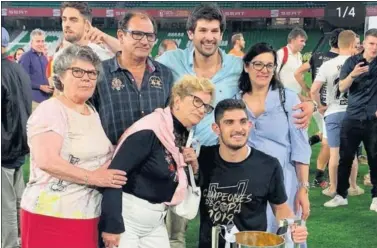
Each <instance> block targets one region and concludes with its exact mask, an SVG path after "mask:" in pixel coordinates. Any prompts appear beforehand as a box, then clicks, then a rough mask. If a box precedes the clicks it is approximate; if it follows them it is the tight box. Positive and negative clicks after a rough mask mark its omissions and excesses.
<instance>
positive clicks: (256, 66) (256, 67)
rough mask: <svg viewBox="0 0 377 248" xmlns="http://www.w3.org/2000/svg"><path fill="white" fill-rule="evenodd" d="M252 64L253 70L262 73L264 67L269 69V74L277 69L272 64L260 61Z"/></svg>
mask: <svg viewBox="0 0 377 248" xmlns="http://www.w3.org/2000/svg"><path fill="white" fill-rule="evenodd" d="M250 64H251V66H252V67H253V69H254V70H256V71H262V70H263V69H264V67H266V68H267V71H268V72H273V71H274V70H275V69H276V65H274V64H271V63H269V64H264V63H262V62H259V61H254V62H252V63H250Z"/></svg>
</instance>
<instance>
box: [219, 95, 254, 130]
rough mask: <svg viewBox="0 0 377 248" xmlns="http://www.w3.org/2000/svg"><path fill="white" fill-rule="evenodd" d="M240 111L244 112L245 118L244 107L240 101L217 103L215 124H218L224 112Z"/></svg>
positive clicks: (231, 100)
mask: <svg viewBox="0 0 377 248" xmlns="http://www.w3.org/2000/svg"><path fill="white" fill-rule="evenodd" d="M235 109H240V110H243V111H245V113H246V116H247V110H246V105H245V103H244V102H243V101H242V100H238V99H232V98H231V99H225V100H222V101H220V102H219V103H217V105H216V108H215V122H216V123H217V124H220V120H221V119H222V118H223V117H224V113H225V111H229V110H235Z"/></svg>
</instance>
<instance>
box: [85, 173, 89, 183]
mask: <svg viewBox="0 0 377 248" xmlns="http://www.w3.org/2000/svg"><path fill="white" fill-rule="evenodd" d="M88 184H89V177H88V174H85V185H88Z"/></svg>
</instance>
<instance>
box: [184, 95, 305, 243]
mask: <svg viewBox="0 0 377 248" xmlns="http://www.w3.org/2000/svg"><path fill="white" fill-rule="evenodd" d="M214 115H215V123H214V124H212V129H213V131H214V132H215V133H216V135H218V137H219V145H215V146H210V147H202V149H201V151H200V155H199V158H198V162H199V170H200V173H199V181H200V186H201V189H202V192H203V194H202V199H201V202H200V234H199V248H211V247H213V246H212V244H211V230H212V227H213V226H216V225H225V226H226V227H227V229H228V230H230V229H232V228H233V230H236V231H237V230H238V231H266V228H267V218H266V209H267V202H269V203H270V204H271V206H272V208H273V211H274V213H275V216H276V219H277V221H279V220H282V219H286V218H295V215H294V213H293V211H292V210H291V209H290V208H289V206H288V203H287V195H286V192H285V190H284V182H283V181H284V179H283V172H282V169H281V166H280V164H279V161H278V160H277V159H276V158H274V157H271V156H269V155H267V154H265V153H263V152H261V151H259V150H256V149H254V148H251V147H249V146H248V145H247V144H246V143H247V137H249V132H250V128H251V125H252V124H251V122H250V121H249V120H248V115H247V111H246V105H245V104H244V103H243V102H242V101H241V100H235V99H226V100H223V101H221V102H219V103H218V104H217V106H216V108H215V114H214ZM183 156H184V158H185V159H186V161H187V160H189V159H193V160H195V159H196V155H195V152H194V150H193V149H192V148H191V149H190V148H189V149H184V151H183ZM307 235H308V233H307V230H306V227H303V226H299V227H296V228H293V233H292V238H293V241H294V242H295V243H302V242H304V241H305V240H306V238H307ZM219 241H220V245H219V247H221V248H223V247H224V243H225V242H224V239H222V238H220V240H219Z"/></svg>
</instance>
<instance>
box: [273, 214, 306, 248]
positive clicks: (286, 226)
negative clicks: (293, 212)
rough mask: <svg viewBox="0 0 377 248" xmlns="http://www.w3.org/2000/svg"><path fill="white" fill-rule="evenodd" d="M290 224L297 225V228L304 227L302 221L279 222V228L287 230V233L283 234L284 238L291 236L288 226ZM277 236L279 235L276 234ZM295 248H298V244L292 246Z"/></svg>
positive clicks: (288, 220)
mask: <svg viewBox="0 0 377 248" xmlns="http://www.w3.org/2000/svg"><path fill="white" fill-rule="evenodd" d="M292 224H297V225H299V226H305V221H304V220H302V219H284V220H280V221H279V228H282V227H284V228H287V232H286V233H285V235H284V236H287V235H291V229H290V227H289V226H290V225H292ZM278 235H279V234H278ZM294 247H295V248H300V244H296V243H295V245H294Z"/></svg>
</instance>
